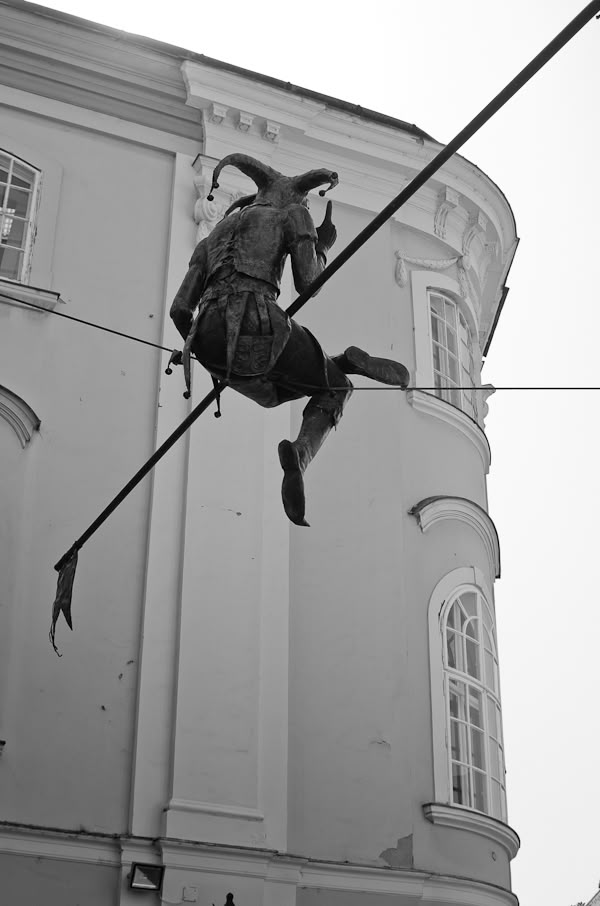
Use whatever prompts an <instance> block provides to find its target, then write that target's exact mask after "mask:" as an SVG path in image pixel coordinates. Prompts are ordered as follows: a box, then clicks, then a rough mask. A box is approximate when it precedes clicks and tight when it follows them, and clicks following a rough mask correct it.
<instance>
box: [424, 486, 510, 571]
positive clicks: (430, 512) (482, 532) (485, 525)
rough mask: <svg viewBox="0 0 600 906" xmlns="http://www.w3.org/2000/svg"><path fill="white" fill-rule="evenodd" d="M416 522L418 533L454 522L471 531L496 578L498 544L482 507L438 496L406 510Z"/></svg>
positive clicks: (465, 499)
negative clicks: (443, 523) (481, 546)
mask: <svg viewBox="0 0 600 906" xmlns="http://www.w3.org/2000/svg"><path fill="white" fill-rule="evenodd" d="M409 513H410V515H411V516H414V517H415V518H416V520H417V522H418V523H419V528H420V529H421V531H422V532H426V531H428V529H430V528H432V527H433V526H434V525H437V524H438V523H439V522H445V521H446V520H447V519H455V520H457V521H458V522H464V523H465V525H468V526H469V527H470V528H472V529H474V531H475V532H477V534H478V535H479V537H480V538H481V540H482V541H483V545H484V547H485V550H486V553H487V555H488V559H489V562H490V568H491V570H492V573H493V575H494V576H495V577H496V578H497V579H498V578H499V577H500V542H499V540H498V532H497V531H496V526H495V525H494V523H493V522H492V520H491V518H490V516H489V515H488V514H487V513H486V511H485V510H484V509H483V507H480V506H479V504H477V503H474V502H473V501H472V500H467V498H466V497H450V496H446V495H440V496H437V497H426V498H425V499H424V500H421V501H419V503H417V504H415V506H413V507H412V509H410V510H409Z"/></svg>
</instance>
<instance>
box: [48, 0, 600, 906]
mask: <svg viewBox="0 0 600 906" xmlns="http://www.w3.org/2000/svg"><path fill="white" fill-rule="evenodd" d="M46 5H47V6H51V7H54V8H56V9H61V10H64V11H65V12H69V13H73V14H75V15H79V16H83V17H85V18H87V19H92V20H94V21H96V22H102V23H104V24H106V25H111V26H113V27H116V28H120V29H124V30H126V31H130V32H135V33H138V34H143V35H147V36H149V37H152V38H157V39H159V40H162V41H167V42H170V43H173V44H177V45H180V46H182V47H185V48H187V49H189V50H192V51H195V52H198V53H203V54H206V55H208V56H211V57H216V58H217V59H220V60H226V61H228V62H230V63H234V64H236V65H238V66H243V67H247V68H248V69H252V70H255V71H258V72H261V73H265V74H267V75H270V76H275V77H276V78H279V79H283V80H285V81H290V82H293V83H295V84H297V85H301V86H303V87H305V88H312V89H314V90H317V91H320V92H323V93H324V94H329V95H334V96H336V97H339V98H342V99H344V100H346V101H351V102H353V103H357V104H361V105H363V106H365V107H370V108H372V109H375V110H378V111H381V112H383V113H387V114H390V115H392V116H396V117H398V118H400V119H403V120H407V121H408V122H413V123H416V124H417V125H418V126H420V127H421V128H422V129H424V130H425V131H426V132H428V133H429V134H430V135H432V136H434V137H435V138H436V139H438V140H439V141H441V142H447V141H449V140H450V139H451V138H452V137H453V136H454V135H455V134H456V133H457V132H458V131H459V130H460V129H461V128H462V127H463V126H464V125H465V124H466V123H467V122H468V121H469V120H470V119H471V118H472V117H473V115H474V114H476V113H477V112H478V111H479V109H480V108H481V107H483V106H484V105H485V104H486V103H487V102H488V101H489V100H490V99H491V98H492V97H493V96H494V95H495V94H496V93H497V92H498V91H499V90H500V89H501V88H502V87H503V86H504V85H505V84H506V83H507V82H508V81H509V80H510V79H511V78H512V77H513V76H514V75H515V74H516V73H517V72H518V71H519V70H520V69H521V68H522V67H523V66H524V65H525V64H526V63H528V62H529V60H530V59H531V58H532V57H533V56H535V54H537V53H538V51H539V50H541V48H542V47H543V46H544V45H545V44H547V43H548V41H550V40H551V39H552V38H553V37H554V36H555V34H556V33H558V32H559V31H560V30H561V29H562V28H563V27H564V26H565V25H566V24H567V22H569V21H570V20H571V19H572V18H573V17H574V16H575V15H576V14H577V13H578V12H579V11H580V9H582V8H583V6H584V5H585V3H584V0H502V2H496V3H491V2H490V0H454V2H452V3H449V2H447V0H419V2H412V3H406V2H403V0H371V2H369V3H368V4H365V5H362V4H358V3H357V4H352V3H348V2H347V0H345V2H338V0H335V2H333V0H302V2H301V3H297V4H293V3H292V2H289V0H288V2H287V3H286V2H283V0H279V2H273V0H253V2H252V3H249V2H247V0H244V2H241V0H229V2H227V3H223V4H219V3H191V2H190V0H169V2H168V3H149V2H148V0H145V2H143V3H142V2H138V0H56V2H55V0H48V2H47V3H46ZM599 76H600V21H596V20H595V19H593V20H592V21H591V22H590V23H589V24H588V25H586V26H585V28H584V30H583V31H582V32H580V33H579V35H577V36H576V37H575V38H574V39H573V40H572V41H571V43H570V44H569V45H568V46H567V47H566V48H565V49H564V50H562V51H561V52H560V54H559V55H558V56H557V57H555V58H554V59H553V60H552V61H551V62H550V63H549V64H548V65H547V66H546V68H545V69H544V70H543V71H542V72H541V73H540V74H538V75H537V76H536V77H535V78H534V79H533V80H532V81H531V82H530V83H529V84H528V86H526V88H524V89H523V90H522V91H521V92H520V94H519V95H518V96H517V97H516V98H514V99H513V100H512V101H510V102H509V105H508V106H507V107H506V108H505V109H504V110H503V111H501V112H500V113H499V114H497V115H496V117H495V118H494V120H493V121H492V122H491V123H489V124H488V125H487V126H485V127H484V128H483V129H482V131H481V132H480V133H479V134H478V135H477V136H475V138H473V139H472V140H471V141H470V142H469V143H468V144H467V145H466V146H465V147H464V149H463V151H462V153H463V154H464V155H465V156H466V157H467V158H469V159H470V160H471V161H473V162H474V163H476V164H477V165H478V166H479V167H481V168H482V169H483V170H484V171H485V172H486V173H487V174H488V175H489V176H490V177H491V178H492V179H493V180H494V181H495V182H497V183H498V185H499V186H500V188H501V189H502V190H503V191H504V192H505V194H506V196H507V197H508V200H509V202H510V203H511V205H512V207H513V210H514V213H515V217H516V221H517V230H518V235H519V236H520V238H521V244H520V247H519V249H518V251H517V255H516V258H515V263H514V265H513V268H512V270H511V273H510V276H509V280H508V284H509V286H510V290H511V291H510V293H509V295H508V299H507V302H506V305H505V308H504V312H503V314H502V318H501V320H500V323H499V326H498V329H497V331H496V334H495V337H494V342H493V344H492V347H491V350H490V353H489V355H488V359H487V362H486V364H485V367H484V372H483V378H484V382H491V383H493V384H494V385H496V386H497V387H515V386H518V387H530V386H535V387H540V386H561V387H562V386H570V387H585V386H589V387H595V386H600V375H599V374H598V373H597V368H598V348H599V346H600V306H599V304H598V303H599V301H600V290H599V286H600V279H599V274H598V267H599V265H600V255H599V246H600V186H599V169H600V167H599V160H600V151H599V148H600V92H599V84H598V83H599ZM489 405H490V415H489V417H488V421H487V433H488V437H489V439H490V442H491V445H492V470H491V475H490V481H489V492H490V514H491V516H492V518H493V519H494V521H495V523H496V525H497V527H498V530H499V533H500V543H501V552H502V578H501V580H500V581H499V582H497V583H496V607H497V612H498V624H499V642H500V658H501V663H500V668H501V678H502V692H503V708H504V729H505V742H506V750H507V767H508V776H507V784H508V806H509V821H510V823H511V825H512V826H513V827H514V828H515V830H517V832H518V833H519V835H520V837H521V843H522V847H521V852H520V854H519V855H518V857H517V858H516V860H515V861H514V863H513V886H514V890H515V893H516V894H517V895H518V896H519V898H520V901H521V906H540V904H544V906H572V904H574V903H576V902H577V901H579V900H583V901H584V902H587V900H588V899H590V898H591V896H592V895H593V893H594V892H595V890H596V889H597V887H598V883H599V881H600V845H599V843H600V831H599V826H600V825H599V822H598V815H599V814H600V811H599V809H600V795H599V794H600V766H599V764H600V762H599V756H600V732H599V729H598V725H599V722H600V715H599V713H598V698H599V696H598V686H599V677H600V669H599V665H600V658H599V635H600V617H599V615H598V599H599V590H598V578H597V576H598V569H599V566H600V533H599V527H598V520H597V518H596V510H597V509H598V508H599V498H600V467H599V459H600V444H599V440H600V430H599V426H598V421H599V419H600V390H599V391H592V390H588V391H582V390H580V391H571V392H567V391H553V392H550V391H543V392H542V391H537V392H533V391H532V392H525V391H522V390H521V391H517V390H499V391H498V392H497V393H496V395H495V396H493V397H492V398H491V399H490V400H489Z"/></svg>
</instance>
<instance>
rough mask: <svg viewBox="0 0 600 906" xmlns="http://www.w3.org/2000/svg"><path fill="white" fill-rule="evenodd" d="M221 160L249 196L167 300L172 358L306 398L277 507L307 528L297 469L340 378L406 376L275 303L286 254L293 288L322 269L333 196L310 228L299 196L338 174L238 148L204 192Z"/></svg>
mask: <svg viewBox="0 0 600 906" xmlns="http://www.w3.org/2000/svg"><path fill="white" fill-rule="evenodd" d="M226 166H234V167H237V169H238V170H241V172H242V173H245V174H246V176H248V177H250V178H251V179H252V180H253V182H254V183H255V184H256V186H257V192H256V193H255V194H253V195H247V196H244V197H243V198H240V199H238V200H237V201H236V202H234V203H233V204H232V205H231V206H230V207H229V209H228V210H227V211H226V212H225V215H224V217H223V219H222V220H221V221H220V223H218V224H217V225H216V226H215V227H214V229H213V230H212V232H211V233H210V234H209V235H208V236H207V237H206V238H205V239H203V240H202V241H201V242H200V243H199V244H198V245H197V246H196V249H195V251H194V254H193V255H192V258H191V261H190V265H189V270H188V272H187V274H186V276H185V279H184V281H183V283H182V285H181V287H180V289H179V291H178V293H177V295H176V296H175V299H174V301H173V304H172V306H171V317H172V319H173V321H174V322H175V326H176V327H177V329H178V331H179V333H180V334H181V336H182V337H183V338H184V340H185V347H184V351H183V356H180V357H179V361H181V360H183V364H184V366H185V365H186V359H187V363H188V369H189V356H190V354H191V353H193V354H194V355H195V357H196V358H197V359H198V361H199V362H201V364H202V365H203V366H204V367H205V368H206V369H207V371H209V373H210V374H211V375H212V377H213V380H215V381H222V382H225V383H226V384H228V385H229V386H231V387H232V388H233V389H234V390H237V391H238V392H239V393H242V394H243V395H244V396H247V397H249V398H250V399H252V400H254V401H255V402H256V403H258V404H259V405H260V406H266V407H271V406H279V405H280V404H281V403H285V402H288V401H289V400H296V399H301V398H302V397H309V400H308V404H307V406H306V408H305V409H304V412H303V417H302V425H301V428H300V433H299V434H298V437H297V438H296V440H294V441H289V440H282V441H281V443H280V444H279V448H278V452H279V461H280V463H281V467H282V469H283V485H282V498H283V506H284V509H285V512H286V514H287V516H288V517H289V519H290V520H291V521H292V522H293V523H295V524H296V525H308V522H307V521H306V519H305V497H304V480H303V475H304V472H305V470H306V468H307V466H308V464H309V463H310V461H311V460H312V459H313V457H314V456H315V455H316V453H317V452H318V450H319V448H320V447H321V445H322V443H323V441H324V440H325V438H326V437H327V435H328V434H329V432H330V430H331V429H332V428H333V427H334V426H335V425H337V423H338V422H339V420H340V418H341V415H342V411H343V409H344V405H345V404H346V402H347V401H348V399H349V397H350V395H351V393H352V384H351V382H350V380H349V379H348V375H349V374H356V375H363V376H366V377H369V378H372V379H374V380H376V381H380V382H382V383H384V384H395V385H400V387H402V388H403V389H406V387H407V386H408V381H409V374H408V371H407V369H406V368H405V367H404V365H401V364H400V363H398V362H394V361H390V360H389V359H381V358H374V357H372V356H369V355H368V354H367V353H366V352H363V351H362V350H361V349H359V348H358V347H356V346H350V347H349V348H348V349H346V351H345V352H343V353H342V354H341V355H336V356H333V357H330V356H328V355H326V354H325V352H324V351H323V350H322V348H321V346H320V345H319V343H318V341H317V340H316V339H315V337H314V336H313V335H312V334H311V333H310V331H308V330H307V329H306V328H305V327H301V326H300V325H299V324H297V323H296V321H294V320H292V319H291V318H289V317H288V316H287V315H286V314H285V312H284V311H283V310H282V309H281V308H280V307H279V306H278V304H277V297H278V295H279V286H280V283H281V276H282V272H283V267H284V263H285V261H286V259H287V256H288V255H289V256H290V258H291V265H292V274H293V279H294V284H295V287H296V289H297V291H298V292H299V293H301V292H302V291H303V290H305V289H306V288H307V287H308V286H310V284H311V283H312V281H313V280H314V279H315V278H316V277H317V276H318V275H319V274H320V273H321V271H322V270H323V269H324V268H325V265H326V261H327V253H328V252H329V250H330V248H331V247H332V245H333V244H334V242H335V240H336V235H337V234H336V229H335V226H334V225H333V223H332V220H331V202H328V204H327V209H326V213H325V217H324V220H323V222H322V224H321V225H320V226H319V227H316V228H315V225H314V223H313V220H312V218H311V216H310V214H309V211H308V202H307V194H308V192H309V191H310V190H311V189H315V188H317V187H318V186H322V185H324V184H328V187H329V188H328V189H326V190H321V193H320V194H321V195H324V194H325V191H329V189H331V188H333V187H334V186H336V185H337V182H338V177H337V174H336V173H332V172H331V171H329V170H310V171H309V172H308V173H303V174H302V175H301V176H292V177H289V176H283V175H282V174H281V173H278V172H277V171H276V170H273V169H272V168H271V167H269V166H267V165H266V164H263V163H261V162H260V161H258V160H255V159H254V158H252V157H248V156H247V155H245V154H230V155H228V156H227V157H225V158H223V160H221V161H220V162H219V163H218V164H217V166H216V167H215V170H214V174H213V180H212V188H211V193H212V190H213V189H215V188H217V187H218V184H219V183H218V179H219V175H220V173H221V170H222V169H223V168H224V167H226ZM208 197H209V199H211V198H212V195H209V196H208ZM194 312H196V314H195V317H194ZM175 361H178V360H177V358H176V359H175ZM187 373H188V380H189V370H188V372H187ZM188 390H189V386H188Z"/></svg>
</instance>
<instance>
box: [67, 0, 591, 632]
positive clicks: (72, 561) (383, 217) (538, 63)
mask: <svg viewBox="0 0 600 906" xmlns="http://www.w3.org/2000/svg"><path fill="white" fill-rule="evenodd" d="M599 11H600V0H593V2H592V3H588V4H587V5H586V6H585V7H584V9H583V10H582V11H581V12H580V13H579V14H578V15H577V16H575V18H574V19H572V20H571V22H569V24H568V25H567V26H566V27H565V28H563V29H562V31H561V32H559V34H558V35H557V36H556V37H555V38H554V39H553V40H552V41H551V42H550V43H549V44H547V45H546V47H544V48H543V50H542V51H540V53H538V54H537V56H535V57H534V59H533V60H532V61H531V62H530V63H529V64H528V65H527V66H525V68H524V69H522V70H521V71H520V72H519V73H518V74H517V75H516V76H515V78H514V79H512V81H510V82H509V83H508V85H506V87H505V88H503V90H502V91H501V92H500V93H499V94H497V95H496V97H494V98H493V99H492V100H491V101H490V102H489V104H487V105H486V106H485V107H484V108H483V110H481V111H480V112H479V113H478V114H477V116H475V117H474V118H473V119H472V120H471V121H470V122H469V123H468V124H467V125H466V126H465V127H464V128H463V129H462V130H461V131H460V132H459V133H458V134H457V135H456V136H455V137H454V138H453V139H452V140H451V141H450V142H449V143H448V144H447V145H446V146H445V147H444V148H442V150H441V151H440V152H439V153H438V154H436V155H435V157H434V158H433V159H432V160H431V161H430V162H429V163H428V164H426V165H425V167H424V168H423V169H422V170H421V171H420V173H418V174H417V175H416V176H415V177H414V179H412V180H411V181H410V183H408V185H407V186H405V188H404V189H402V191H401V192H400V193H399V194H398V195H397V196H396V197H395V198H394V199H392V201H390V202H389V204H387V205H386V206H385V207H384V208H383V210H382V211H380V213H379V214H377V215H376V216H375V217H374V218H373V220H372V221H371V222H370V223H369V224H367V226H366V227H365V228H364V229H363V230H362V231H361V232H360V233H359V234H358V236H356V237H355V238H354V239H353V240H352V241H351V242H350V243H349V244H348V245H347V246H346V248H345V249H343V250H342V252H340V254H339V255H338V256H337V257H336V258H335V259H334V260H333V261H332V262H331V264H329V265H328V266H327V267H325V268H324V270H323V271H322V272H321V274H320V275H319V276H318V277H317V278H316V280H314V281H313V282H312V283H311V285H310V286H309V287H307V288H306V290H304V292H302V293H300V295H299V296H298V298H297V299H295V301H294V302H292V304H291V306H289V307H288V308H287V310H286V313H287V314H288V315H290V316H292V315H294V314H295V313H296V312H297V311H298V310H299V309H300V308H301V307H302V306H303V305H304V304H305V303H306V302H308V300H309V299H310V298H311V297H312V296H313V295H314V294H315V292H316V291H317V290H318V289H319V288H320V287H321V286H323V284H324V283H326V282H327V280H329V279H330V277H332V276H333V274H334V273H336V272H337V271H338V270H339V269H340V268H341V267H342V265H343V264H345V263H346V261H348V259H349V258H351V257H352V255H354V254H355V252H357V251H358V249H360V248H361V247H362V246H363V245H364V244H365V242H367V240H368V239H369V238H370V237H371V236H372V235H373V234H374V233H375V232H377V230H379V229H380V227H382V226H383V224H384V223H386V222H387V221H388V220H389V219H390V217H391V216H392V215H393V214H394V213H395V212H396V211H398V210H399V209H400V208H401V207H402V205H404V204H405V203H406V202H407V201H408V199H409V198H412V196H413V195H414V194H415V193H416V192H417V191H418V190H419V189H420V188H421V187H422V186H423V185H424V184H425V183H426V182H427V181H428V180H429V179H430V178H431V177H432V176H433V175H434V174H435V173H436V172H437V171H438V170H439V169H440V167H442V166H443V164H445V163H446V162H447V161H448V160H449V159H450V158H451V157H452V156H453V155H454V154H456V152H457V151H458V150H459V149H460V148H462V146H463V145H464V144H465V142H466V141H468V139H470V138H472V136H473V135H475V133H476V132H478V131H479V129H481V127H482V126H483V125H485V123H487V122H488V120H490V119H491V118H492V116H494V115H495V114H496V113H497V112H498V111H499V110H500V109H501V108H502V107H503V106H504V105H505V104H506V103H507V102H508V101H509V100H510V99H511V98H512V97H513V96H514V95H515V94H516V93H517V92H518V91H519V90H520V89H521V88H522V87H523V86H524V85H525V84H526V83H527V82H528V81H529V80H530V79H531V78H532V77H533V76H534V75H535V74H536V73H537V72H539V70H540V69H542V67H543V66H545V64H546V63H548V61H549V60H551V59H552V57H554V56H555V54H557V53H558V51H559V50H560V49H561V48H562V47H564V46H565V44H567V43H568V42H569V41H570V40H571V39H572V38H573V37H574V36H575V35H576V34H577V32H579V31H580V30H581V29H582V28H583V27H584V25H585V24H586V23H587V22H588V21H589V20H590V19H592V18H593V17H594V16H595V15H597V14H598V12H599ZM105 329H106V328H105ZM129 339H131V338H129ZM142 342H145V341H142ZM150 345H153V344H150ZM225 387H226V384H225V383H223V382H218V383H216V385H215V387H214V388H213V390H212V391H211V392H210V393H208V394H207V395H206V396H205V397H204V399H203V400H201V401H200V402H199V403H198V405H197V406H196V407H195V408H194V409H193V410H192V411H191V412H190V413H189V414H188V416H187V418H185V419H184V420H183V422H182V423H181V424H180V425H179V427H178V428H176V429H175V431H174V432H173V433H172V434H171V435H170V436H169V437H168V438H167V439H166V440H165V441H164V442H163V443H162V444H161V446H160V447H159V448H158V449H157V450H156V451H155V452H154V453H153V455H152V456H151V457H150V459H149V460H148V461H147V462H146V463H145V464H144V465H143V466H142V467H141V468H140V469H139V470H138V471H137V472H136V474H135V475H134V476H133V478H131V479H130V481H128V482H127V484H126V485H125V487H124V488H122V489H121V491H119V493H118V494H117V495H116V496H115V497H114V498H113V500H111V502H110V503H109V504H108V505H107V506H106V507H105V509H104V510H103V511H102V512H101V513H100V515H99V516H98V517H97V518H96V519H95V520H94V522H93V523H92V524H91V525H90V526H89V527H88V528H87V529H86V531H85V532H84V533H83V535H81V536H80V537H79V538H78V539H77V540H76V541H75V542H74V543H73V544H72V545H71V547H70V548H69V550H68V551H67V552H66V553H65V554H64V555H63V556H62V557H61V558H60V560H59V561H58V563H56V564H55V567H54V568H55V569H56V570H57V571H58V572H59V577H58V587H57V596H56V600H55V602H54V607H53V619H52V629H51V631H50V637H51V639H52V637H53V632H54V629H55V627H56V620H57V618H58V615H59V614H60V613H61V612H62V613H63V615H64V616H65V618H66V619H67V623H69V625H70V623H71V617H70V611H71V597H72V591H73V579H74V576H75V569H76V565H77V553H78V551H79V550H80V549H81V547H82V546H83V544H84V543H85V542H86V541H87V540H88V539H89V538H90V536H91V535H93V533H94V532H95V531H97V529H98V528H100V526H101V525H102V524H103V523H104V522H105V520H106V519H107V518H108V517H109V515H110V514H111V513H112V512H113V511H114V510H115V509H116V507H117V506H118V505H119V504H120V503H121V502H122V501H123V500H124V499H125V497H127V495H128V494H129V493H130V492H131V491H132V490H133V489H134V488H135V487H136V486H137V485H138V484H139V482H140V481H141V480H142V478H144V476H145V475H147V474H148V472H150V471H151V470H152V469H153V468H154V466H155V465H156V463H157V462H158V460H159V459H161V458H162V456H164V455H165V453H166V452H167V451H168V450H169V449H170V448H171V447H172V446H173V444H175V443H176V441H177V440H178V439H179V438H180V437H181V436H182V435H183V434H185V432H186V431H187V430H188V428H190V427H191V425H192V424H193V423H194V422H195V421H196V419H198V418H199V417H200V415H201V414H202V413H203V412H205V411H206V409H207V408H208V406H209V405H210V404H211V403H212V402H213V401H214V400H216V399H217V398H218V397H219V394H220V393H221V391H222V390H223V389H224V388H225Z"/></svg>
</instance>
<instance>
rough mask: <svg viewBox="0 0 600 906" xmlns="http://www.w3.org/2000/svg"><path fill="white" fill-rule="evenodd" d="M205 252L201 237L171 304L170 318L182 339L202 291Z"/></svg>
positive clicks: (190, 323)
mask: <svg viewBox="0 0 600 906" xmlns="http://www.w3.org/2000/svg"><path fill="white" fill-rule="evenodd" d="M206 252H207V250H206V241H205V240H204V239H203V240H202V242H199V243H198V245H197V246H196V248H195V250H194V254H193V255H192V258H191V260H190V264H189V268H188V272H187V274H186V275H185V277H184V278H183V283H182V284H181V286H180V287H179V289H178V290H177V295H176V296H175V298H174V299H173V303H172V305H171V311H170V314H171V318H172V319H173V322H174V324H175V327H176V328H177V330H178V331H179V333H180V334H181V336H182V337H183V338H184V340H185V339H186V337H187V335H188V333H189V331H190V327H191V326H192V321H193V319H194V311H195V310H196V308H197V306H198V303H199V302H200V297H201V296H202V293H203V291H204V286H205V283H206V275H207V267H206V265H207V255H206Z"/></svg>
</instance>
